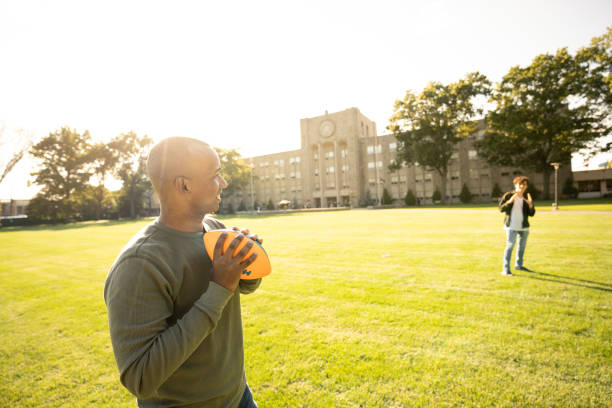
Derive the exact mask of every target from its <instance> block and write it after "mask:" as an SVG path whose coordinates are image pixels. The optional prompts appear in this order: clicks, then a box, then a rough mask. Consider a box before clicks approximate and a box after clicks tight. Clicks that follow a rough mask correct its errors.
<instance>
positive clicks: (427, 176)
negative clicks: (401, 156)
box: [425, 173, 431, 181]
mask: <svg viewBox="0 0 612 408" xmlns="http://www.w3.org/2000/svg"><path fill="white" fill-rule="evenodd" d="M425 181H431V173H427V174H425Z"/></svg>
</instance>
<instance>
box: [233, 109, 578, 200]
mask: <svg viewBox="0 0 612 408" xmlns="http://www.w3.org/2000/svg"><path fill="white" fill-rule="evenodd" d="M300 129H301V149H299V150H292V151H287V152H281V153H274V154H267V155H262V156H255V157H250V158H245V159H244V160H245V162H246V163H247V164H249V165H251V166H252V168H253V178H252V183H249V184H247V186H246V187H245V189H244V190H242V191H239V192H237V193H236V194H234V195H233V196H232V197H228V201H229V202H230V203H231V205H232V206H233V208H234V209H240V208H252V207H251V206H252V204H255V207H261V208H262V209H263V208H265V207H266V204H267V203H268V202H269V201H271V202H272V204H273V205H274V207H275V208H278V207H279V205H283V204H281V203H284V204H285V205H287V206H288V207H289V208H304V207H313V208H316V207H336V206H347V207H358V206H362V205H364V204H367V202H368V200H367V199H368V198H370V199H371V200H372V201H375V202H380V200H381V198H382V196H383V191H384V189H386V190H387V192H388V193H389V194H390V196H391V197H392V199H393V203H394V204H398V205H400V204H402V203H403V200H404V197H405V196H406V193H407V192H408V190H412V192H413V194H414V195H415V196H416V197H417V198H418V199H419V201H420V202H421V203H424V204H427V203H431V202H432V195H433V193H434V191H435V190H436V188H439V186H440V181H441V180H440V175H439V174H438V173H437V172H436V171H429V170H427V169H426V168H425V167H423V166H419V165H416V166H415V165H407V166H402V167H401V168H400V169H399V170H396V171H391V170H389V165H390V164H391V163H392V162H393V161H394V160H395V158H396V155H397V148H398V143H397V140H396V139H395V137H394V136H393V135H391V134H389V135H382V136H378V135H377V134H376V123H375V122H373V121H371V120H370V119H368V118H367V117H366V116H365V115H363V114H362V113H361V112H360V111H359V109H357V108H350V109H347V110H344V111H341V112H335V113H327V112H326V113H325V114H324V115H321V116H316V117H313V118H305V119H301V120H300ZM482 134H483V130H482V129H481V130H479V131H477V132H476V133H475V134H473V135H471V136H470V137H468V138H467V139H465V140H463V141H461V142H460V143H458V144H457V148H456V150H455V152H454V153H453V155H452V157H451V160H450V162H449V169H448V175H447V191H446V193H447V198H448V201H449V202H458V201H459V194H460V192H461V189H462V186H463V184H465V185H467V187H468V189H469V190H470V192H471V193H472V196H473V199H474V201H491V200H492V199H494V198H495V197H492V196H491V193H492V190H493V186H494V185H495V183H497V184H498V185H499V187H500V189H501V190H502V191H507V190H510V189H512V179H513V178H514V177H516V176H517V175H527V176H528V177H529V179H530V180H531V182H532V183H533V184H534V185H535V187H536V188H537V189H538V190H540V191H542V190H543V178H542V176H541V175H540V174H533V173H528V172H524V171H522V170H521V169H518V168H514V167H498V166H491V165H489V164H488V163H487V162H486V161H485V160H484V159H482V158H480V157H479V156H478V153H477V151H476V149H475V147H474V141H475V140H477V139H478V138H479V137H482ZM565 167H566V168H561V169H560V170H559V181H560V185H563V184H562V182H563V181H564V180H565V179H566V178H567V177H568V176H569V175H570V174H571V170H570V169H569V166H565ZM553 183H554V177H551V186H550V191H551V192H553V191H554V185H553ZM226 202H227V201H226Z"/></svg>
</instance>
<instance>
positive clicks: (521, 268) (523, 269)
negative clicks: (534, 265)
mask: <svg viewBox="0 0 612 408" xmlns="http://www.w3.org/2000/svg"><path fill="white" fill-rule="evenodd" d="M514 269H515V270H517V271H525V272H533V271H532V270H531V269H529V268H525V267H524V266H515V267H514Z"/></svg>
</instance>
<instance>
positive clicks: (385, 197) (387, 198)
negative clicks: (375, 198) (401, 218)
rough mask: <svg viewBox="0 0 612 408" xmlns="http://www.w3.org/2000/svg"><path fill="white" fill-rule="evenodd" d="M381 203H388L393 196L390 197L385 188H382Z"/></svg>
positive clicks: (391, 201) (391, 200)
mask: <svg viewBox="0 0 612 408" xmlns="http://www.w3.org/2000/svg"><path fill="white" fill-rule="evenodd" d="M381 203H382V204H383V205H388V204H392V203H393V198H391V194H389V191H387V189H386V188H384V189H383V194H382V199H381Z"/></svg>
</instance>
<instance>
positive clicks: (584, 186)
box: [578, 180, 601, 193]
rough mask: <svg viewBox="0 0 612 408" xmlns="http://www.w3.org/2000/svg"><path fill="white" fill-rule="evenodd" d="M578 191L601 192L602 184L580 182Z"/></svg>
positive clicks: (587, 181)
mask: <svg viewBox="0 0 612 408" xmlns="http://www.w3.org/2000/svg"><path fill="white" fill-rule="evenodd" d="M578 191H579V192H581V193H589V192H596V191H601V182H600V181H599V180H586V181H579V182H578Z"/></svg>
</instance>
